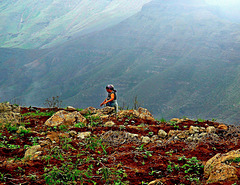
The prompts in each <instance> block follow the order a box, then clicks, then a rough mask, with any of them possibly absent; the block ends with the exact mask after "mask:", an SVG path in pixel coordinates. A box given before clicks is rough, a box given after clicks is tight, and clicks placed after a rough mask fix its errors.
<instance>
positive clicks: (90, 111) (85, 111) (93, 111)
mask: <svg viewBox="0 0 240 185" xmlns="http://www.w3.org/2000/svg"><path fill="white" fill-rule="evenodd" d="M80 113H81V114H82V115H87V114H89V115H91V114H96V113H97V109H96V108H94V107H88V108H86V109H83V110H81V111H80Z"/></svg>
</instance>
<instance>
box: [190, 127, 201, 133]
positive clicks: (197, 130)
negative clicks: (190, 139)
mask: <svg viewBox="0 0 240 185" xmlns="http://www.w3.org/2000/svg"><path fill="white" fill-rule="evenodd" d="M189 132H190V133H191V134H195V133H198V132H200V129H199V127H194V126H190V128H189Z"/></svg>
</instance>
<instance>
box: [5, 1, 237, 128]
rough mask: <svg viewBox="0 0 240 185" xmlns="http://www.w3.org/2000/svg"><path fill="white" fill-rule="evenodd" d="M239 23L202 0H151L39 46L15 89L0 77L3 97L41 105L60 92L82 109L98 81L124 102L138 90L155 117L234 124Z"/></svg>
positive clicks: (101, 94)
mask: <svg viewBox="0 0 240 185" xmlns="http://www.w3.org/2000/svg"><path fill="white" fill-rule="evenodd" d="M239 30H240V25H239V24H236V23H232V22H230V21H229V20H227V19H223V18H222V14H221V12H220V11H219V9H218V8H217V7H214V6H209V5H207V4H205V3H203V2H201V3H200V2H199V1H195V0H191V1H187V0H185V1H174V0H171V1H160V0H154V1H152V2H150V3H148V4H147V5H145V6H144V7H143V9H142V10H141V12H139V13H138V14H136V15H134V16H132V17H131V18H129V19H127V20H125V21H123V22H121V23H120V24H118V25H116V26H114V27H111V28H108V29H105V30H103V31H100V32H96V33H92V34H88V35H85V36H82V37H79V38H78V39H76V40H71V41H69V42H67V43H65V44H63V45H61V46H59V47H55V48H51V50H50V49H49V50H46V51H45V54H44V55H42V56H41V57H36V60H35V61H32V62H31V63H30V62H29V63H28V64H25V65H24V67H23V68H22V70H23V72H22V73H21V74H22V75H23V76H25V78H27V77H29V78H31V79H32V83H28V84H27V85H26V89H25V90H24V91H22V93H21V94H20V93H16V91H14V90H13V89H15V88H16V87H14V85H13V86H8V87H7V85H6V84H7V82H3V83H2V86H1V88H0V90H1V92H4V93H3V96H4V97H5V98H6V100H8V99H10V98H11V97H10V95H11V96H13V94H15V96H16V97H18V98H20V99H22V101H23V102H24V103H26V104H32V105H43V102H44V100H45V99H46V98H48V97H50V96H56V95H59V96H60V97H61V99H62V100H63V103H64V104H65V105H68V104H71V105H73V106H75V107H81V108H85V107H87V106H90V105H92V106H94V107H97V106H98V105H99V104H100V103H101V101H102V100H103V99H104V98H105V96H106V92H105V91H104V87H105V86H106V84H109V83H113V84H114V85H115V86H116V88H117V90H118V95H119V96H118V97H119V104H120V105H121V106H122V105H123V104H124V102H125V105H130V107H131V106H132V105H131V104H132V101H133V98H134V97H135V96H138V99H139V102H140V104H142V105H144V106H145V107H146V108H148V109H149V110H151V112H152V113H153V114H154V115H155V116H156V117H158V118H161V117H164V118H165V119H170V118H172V117H183V116H187V117H189V118H195V119H197V118H202V119H212V118H215V119H218V121H223V120H225V121H224V122H226V123H235V124H238V123H239V121H240V120H239V119H240V118H239V116H238V113H239V111H240V97H239V96H238V94H239V91H240V89H239V88H240V81H239V79H240V78H239V74H240V66H239V59H240V53H239V49H240V47H239V42H240V40H239V38H240V37H239V35H240V33H239ZM14 75H15V73H14V72H13V73H12V76H14ZM10 76H11V75H10ZM15 79H16V78H15ZM21 83H23V82H22V80H18V79H16V83H15V84H17V85H20V84H21ZM4 84H5V86H3V85H4ZM9 92H12V94H11V93H9Z"/></svg>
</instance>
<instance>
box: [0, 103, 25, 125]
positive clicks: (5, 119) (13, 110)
mask: <svg viewBox="0 0 240 185" xmlns="http://www.w3.org/2000/svg"><path fill="white" fill-rule="evenodd" d="M20 109H21V108H20V107H19V106H16V105H11V104H10V103H9V102H7V103H0V123H2V124H3V125H5V124H6V123H11V124H18V123H20V119H21V115H20Z"/></svg>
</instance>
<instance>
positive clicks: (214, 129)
mask: <svg viewBox="0 0 240 185" xmlns="http://www.w3.org/2000/svg"><path fill="white" fill-rule="evenodd" d="M206 131H207V133H215V132H216V128H215V127H214V126H209V127H207V129H206Z"/></svg>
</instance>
